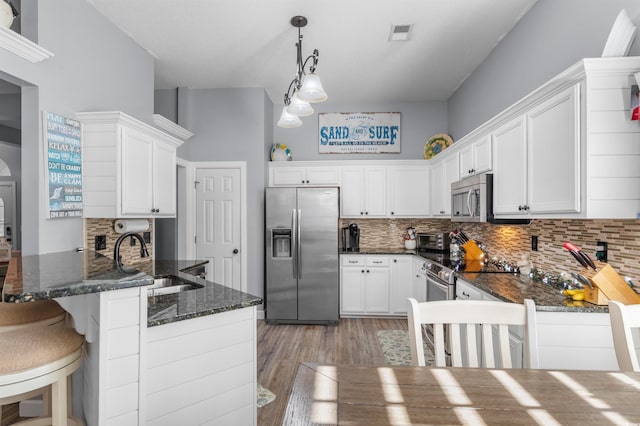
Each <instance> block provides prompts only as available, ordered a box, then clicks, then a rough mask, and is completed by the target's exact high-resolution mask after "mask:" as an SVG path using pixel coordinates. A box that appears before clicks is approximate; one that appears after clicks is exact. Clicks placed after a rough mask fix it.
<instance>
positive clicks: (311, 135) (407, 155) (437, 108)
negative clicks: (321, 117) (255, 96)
mask: <svg viewBox="0 0 640 426" xmlns="http://www.w3.org/2000/svg"><path fill="white" fill-rule="evenodd" d="M329 96H331V94H329ZM328 102H329V101H328ZM328 102H324V103H318V104H313V108H314V110H315V111H316V112H314V114H313V115H310V116H308V117H303V118H302V126H300V127H296V128H295V129H283V128H280V127H278V126H276V125H275V123H276V122H277V121H278V119H279V118H280V114H282V105H276V106H275V107H274V109H273V118H272V122H273V123H274V124H273V125H274V127H273V129H274V130H273V142H274V143H284V144H286V145H287V146H288V147H289V149H291V156H292V158H293V160H374V159H375V160H407V159H423V158H424V144H425V142H426V141H427V139H429V137H430V136H432V135H434V134H436V133H446V132H447V127H448V124H447V105H446V103H445V102H420V103H416V102H398V103H380V104H366V105H362V104H358V105H355V104H354V105H336V104H331V103H328ZM318 112H399V113H400V153H399V154H373V155H372V154H319V153H318Z"/></svg>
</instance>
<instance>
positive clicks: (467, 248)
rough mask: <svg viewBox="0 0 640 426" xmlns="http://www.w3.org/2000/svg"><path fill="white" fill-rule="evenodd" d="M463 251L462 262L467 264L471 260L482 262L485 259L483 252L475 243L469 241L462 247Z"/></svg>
mask: <svg viewBox="0 0 640 426" xmlns="http://www.w3.org/2000/svg"><path fill="white" fill-rule="evenodd" d="M462 248H463V249H464V253H465V254H464V260H465V261H466V262H467V263H468V262H470V261H473V260H483V259H484V257H485V254H484V252H483V251H482V249H481V248H480V247H478V245H477V244H476V242H475V241H473V240H469V241H467V242H466V243H464V244H463V245H462Z"/></svg>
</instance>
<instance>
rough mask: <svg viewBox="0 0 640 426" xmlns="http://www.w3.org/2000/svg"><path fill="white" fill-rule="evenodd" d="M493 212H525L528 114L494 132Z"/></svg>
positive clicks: (496, 213)
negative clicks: (525, 117) (526, 121)
mask: <svg viewBox="0 0 640 426" xmlns="http://www.w3.org/2000/svg"><path fill="white" fill-rule="evenodd" d="M492 137H493V147H494V154H493V163H494V169H493V213H494V214H495V215H500V214H510V213H514V212H518V213H522V214H525V213H526V210H524V206H525V205H526V203H527V201H526V196H527V180H526V177H527V171H526V170H527V145H526V142H527V140H526V131H525V120H524V117H518V118H516V119H514V120H511V121H510V122H509V123H506V124H505V125H503V126H501V127H499V128H498V129H496V130H495V131H494V132H492Z"/></svg>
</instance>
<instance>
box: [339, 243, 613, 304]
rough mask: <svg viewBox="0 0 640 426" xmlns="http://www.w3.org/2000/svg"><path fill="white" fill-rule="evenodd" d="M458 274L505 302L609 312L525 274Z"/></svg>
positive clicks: (382, 250) (390, 251)
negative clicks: (563, 293)
mask: <svg viewBox="0 0 640 426" xmlns="http://www.w3.org/2000/svg"><path fill="white" fill-rule="evenodd" d="M340 254H341V255H350V254H362V255H376V254H380V255H393V256H396V255H404V254H407V255H414V256H416V255H417V256H421V257H425V258H429V259H431V260H435V261H436V262H437V254H434V253H424V252H419V251H416V250H406V249H405V248H402V247H392V248H386V247H376V248H367V249H361V250H360V251H359V252H346V251H341V252H340ZM456 274H457V276H458V277H459V278H461V279H463V280H464V281H466V282H468V283H469V284H471V285H473V286H475V287H477V288H478V289H479V290H482V291H484V292H485V293H488V294H490V295H492V296H494V297H496V298H497V299H500V300H503V301H505V302H512V303H523V301H524V299H532V300H533V301H534V302H535V304H536V310H537V311H541V312H542V311H546V312H597V313H608V312H609V309H608V307H607V306H598V305H594V304H592V303H589V302H584V301H580V302H574V301H573V300H571V299H569V298H567V297H565V296H563V295H562V294H561V293H560V289H558V288H557V287H554V286H552V285H548V284H544V283H542V282H538V281H534V280H532V279H531V278H529V277H528V276H524V275H521V274H511V273H497V274H496V273H463V272H456Z"/></svg>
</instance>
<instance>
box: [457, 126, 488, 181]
mask: <svg viewBox="0 0 640 426" xmlns="http://www.w3.org/2000/svg"><path fill="white" fill-rule="evenodd" d="M492 164H493V163H492V149H491V136H490V135H485V136H482V137H481V138H479V139H478V140H477V141H475V142H472V143H470V144H469V145H468V146H466V147H464V148H462V149H461V150H460V177H461V178H463V177H467V176H473V175H478V174H480V173H484V172H488V171H489V170H491V168H492Z"/></svg>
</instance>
